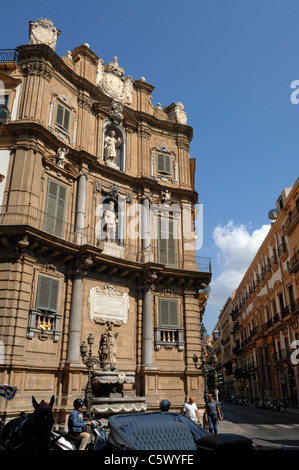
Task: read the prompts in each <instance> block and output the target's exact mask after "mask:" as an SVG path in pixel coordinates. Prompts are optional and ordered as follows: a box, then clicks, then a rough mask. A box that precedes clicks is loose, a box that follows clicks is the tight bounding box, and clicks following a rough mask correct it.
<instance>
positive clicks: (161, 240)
mask: <svg viewBox="0 0 299 470" xmlns="http://www.w3.org/2000/svg"><path fill="white" fill-rule="evenodd" d="M174 227H176V225H175V222H174V221H173V220H169V219H167V218H165V219H163V218H160V219H158V261H159V263H163V264H166V265H168V266H176V258H177V256H176V238H174V235H175V234H174Z"/></svg>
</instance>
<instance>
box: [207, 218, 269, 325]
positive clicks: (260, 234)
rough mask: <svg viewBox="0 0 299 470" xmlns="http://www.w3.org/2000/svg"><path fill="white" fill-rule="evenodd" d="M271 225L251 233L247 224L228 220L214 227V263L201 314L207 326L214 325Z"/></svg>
mask: <svg viewBox="0 0 299 470" xmlns="http://www.w3.org/2000/svg"><path fill="white" fill-rule="evenodd" d="M270 227H271V225H263V226H262V227H261V228H259V229H257V230H254V231H253V232H252V233H250V227H249V226H248V227H246V226H245V225H234V223H233V221H230V222H228V224H226V225H225V226H221V225H218V226H217V227H216V228H215V229H214V231H213V240H214V243H215V246H216V259H217V264H216V266H215V265H213V266H212V271H213V279H212V282H211V284H210V286H211V292H210V296H209V300H208V304H207V308H206V316H205V318H204V324H205V326H206V328H207V329H208V330H210V329H212V328H213V326H215V325H216V323H217V319H218V316H219V314H220V310H221V309H222V307H223V306H224V304H225V302H226V300H227V299H228V297H230V295H231V294H232V293H233V291H234V290H235V289H236V288H237V287H238V285H239V284H240V282H241V280H242V278H243V276H244V274H245V273H246V270H247V269H248V267H249V265H250V263H251V262H252V260H253V258H254V256H255V254H256V252H257V251H258V249H259V247H260V246H261V244H262V242H263V241H264V239H265V237H266V235H267V233H268V231H269V229H270ZM207 320H208V322H209V328H208V327H207ZM210 325H211V326H210Z"/></svg>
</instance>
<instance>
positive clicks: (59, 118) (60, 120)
mask: <svg viewBox="0 0 299 470" xmlns="http://www.w3.org/2000/svg"><path fill="white" fill-rule="evenodd" d="M63 109H64V108H63V106H61V104H57V108H56V120H55V122H56V124H58V126H61V127H63Z"/></svg>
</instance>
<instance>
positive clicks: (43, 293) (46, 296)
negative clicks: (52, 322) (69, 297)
mask: <svg viewBox="0 0 299 470" xmlns="http://www.w3.org/2000/svg"><path fill="white" fill-rule="evenodd" d="M58 290H59V281H58V280H57V279H51V278H50V277H46V276H39V278H38V286H37V296H36V308H37V309H38V310H42V311H43V310H46V311H47V312H57V301H58Z"/></svg>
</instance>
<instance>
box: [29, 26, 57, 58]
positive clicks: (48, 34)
mask: <svg viewBox="0 0 299 470" xmlns="http://www.w3.org/2000/svg"><path fill="white" fill-rule="evenodd" d="M60 32H61V31H59V30H58V29H57V28H55V27H54V26H53V22H52V21H51V20H48V19H47V18H39V19H38V20H37V21H36V22H35V23H34V22H33V21H29V44H47V45H48V46H50V47H51V48H52V49H53V50H55V47H56V42H57V38H58V36H59V34H60Z"/></svg>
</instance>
